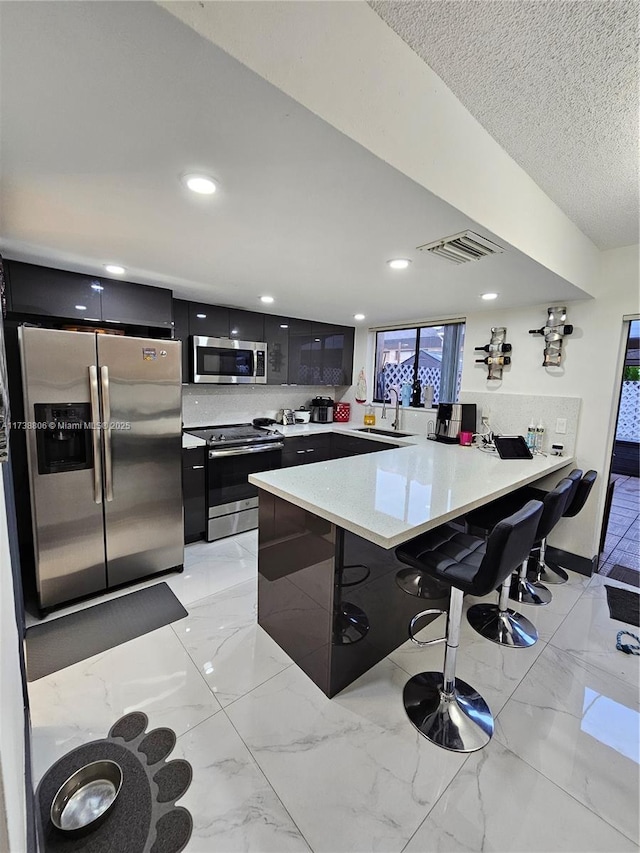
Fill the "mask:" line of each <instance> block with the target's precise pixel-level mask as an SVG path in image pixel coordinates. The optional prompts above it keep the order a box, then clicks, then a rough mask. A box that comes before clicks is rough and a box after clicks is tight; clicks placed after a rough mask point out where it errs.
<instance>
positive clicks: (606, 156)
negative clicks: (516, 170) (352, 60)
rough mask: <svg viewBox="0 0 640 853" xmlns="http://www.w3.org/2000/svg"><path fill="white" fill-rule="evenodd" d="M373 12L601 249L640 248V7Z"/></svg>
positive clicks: (417, 5)
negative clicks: (639, 40) (639, 187)
mask: <svg viewBox="0 0 640 853" xmlns="http://www.w3.org/2000/svg"><path fill="white" fill-rule="evenodd" d="M369 5H370V6H371V7H372V8H373V9H374V10H375V11H376V12H377V13H378V15H380V17H381V18H382V19H383V20H384V21H385V22H386V23H387V24H388V25H389V26H390V27H391V28H392V29H393V30H394V31H395V32H396V33H397V34H398V35H399V36H400V38H402V39H403V41H405V42H406V43H407V44H408V45H409V46H410V47H411V48H412V49H413V50H414V51H415V52H416V53H417V54H418V56H420V57H421V58H422V59H424V61H425V62H426V63H427V64H428V65H429V66H430V67H431V68H432V69H433V70H434V71H435V72H436V74H438V76H439V77H441V78H442V80H443V81H444V82H445V83H446V84H447V85H448V86H449V88H450V89H451V90H452V91H453V92H454V94H455V95H456V96H457V97H458V99H459V100H460V101H461V102H462V103H463V104H464V105H465V107H466V108H467V109H468V110H469V112H470V113H471V114H472V115H473V116H474V117H475V118H476V119H477V120H478V121H479V122H480V124H482V126H483V127H484V128H485V130H487V131H488V132H489V133H490V134H491V135H492V136H493V138H494V139H495V140H496V141H497V142H498V143H499V144H500V145H501V146H502V147H503V148H504V149H505V150H506V151H507V152H508V153H509V154H510V155H511V156H512V157H513V158H514V160H516V162H518V163H519V164H520V165H521V166H522V167H523V169H524V170H525V171H526V172H527V173H528V174H529V175H530V176H531V177H532V178H533V180H534V181H535V182H536V183H537V184H538V185H539V186H540V187H541V188H542V189H543V190H544V191H545V192H546V193H547V195H548V196H549V197H550V198H551V199H553V200H554V201H555V202H556V204H558V206H559V207H560V208H561V209H562V210H563V211H564V212H565V213H566V214H567V216H568V217H569V218H570V219H572V220H573V222H575V223H576V225H577V226H578V227H579V228H580V229H581V230H582V231H583V232H584V233H585V234H586V235H587V236H588V237H590V238H591V239H592V240H593V242H594V243H595V244H596V245H597V246H599V247H600V248H601V249H608V248H614V247H618V246H628V245H631V244H634V243H637V242H638V227H639V226H638V163H639V154H638V85H639V81H638V65H639V63H638V33H639V12H640V5H639V4H638V2H637V0H610V2H607V0H517V2H514V0H476V2H471V0H466V2H461V0H414V2H409V3H407V2H404V1H403V2H397V0H372V2H370V3H369Z"/></svg>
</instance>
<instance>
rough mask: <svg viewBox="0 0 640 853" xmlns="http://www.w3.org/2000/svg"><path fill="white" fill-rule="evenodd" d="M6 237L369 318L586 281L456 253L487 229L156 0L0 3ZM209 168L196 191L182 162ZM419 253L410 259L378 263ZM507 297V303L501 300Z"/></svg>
mask: <svg viewBox="0 0 640 853" xmlns="http://www.w3.org/2000/svg"><path fill="white" fill-rule="evenodd" d="M0 13H1V16H2V27H0V102H1V103H2V118H3V121H2V123H1V125H0V148H1V150H2V171H1V173H0V248H2V249H3V250H4V254H5V255H6V257H8V258H15V259H18V260H28V261H34V262H36V263H38V262H45V263H48V264H50V265H51V266H54V267H55V266H62V267H63V268H67V269H77V270H80V271H83V272H89V273H97V274H102V273H103V269H102V264H103V263H120V264H122V265H123V266H125V267H126V268H127V278H130V279H131V280H133V281H140V282H142V283H149V284H154V283H156V284H165V285H169V286H172V287H173V288H174V290H175V292H176V293H177V294H179V295H180V296H182V297H186V298H192V299H198V300H202V301H203V302H212V303H215V304H221V305H231V306H235V307H239V308H248V309H262V303H261V302H259V301H258V300H259V296H260V295H262V294H269V295H272V296H274V297H275V300H276V301H275V303H274V305H273V311H274V313H278V314H284V315H285V316H292V317H309V318H311V319H318V320H329V321H334V322H342V323H348V324H350V323H352V322H353V315H354V314H355V313H356V312H360V311H361V312H363V313H364V314H365V315H366V318H367V323H371V324H372V325H378V324H384V323H389V322H392V323H396V322H404V321H405V320H409V319H414V320H415V319H418V318H434V317H442V316H443V315H444V316H446V315H449V316H460V315H461V314H463V313H466V312H468V311H472V310H481V309H482V308H484V310H487V311H490V310H491V307H492V306H491V305H490V304H489V303H483V302H482V300H481V299H480V294H481V293H483V292H484V291H487V290H491V291H496V292H498V293H499V294H500V303H499V304H500V307H503V308H509V307H513V306H516V305H530V304H532V303H533V302H536V303H542V304H544V303H545V302H546V301H547V300H551V301H550V302H549V304H550V305H551V304H554V302H555V300H562V301H563V302H564V300H565V299H567V300H573V299H580V298H585V293H584V291H582V290H580V289H579V288H577V287H575V286H573V285H572V284H570V283H569V282H567V281H565V280H563V279H561V278H560V277H559V276H557V275H555V274H554V273H552V272H551V271H550V270H548V269H545V268H544V267H542V266H541V265H540V264H538V263H536V262H535V261H533V260H532V259H531V258H528V257H527V256H526V255H524V254H523V253H521V252H519V251H517V250H516V249H515V248H513V247H510V246H508V245H506V244H505V245H504V248H505V249H506V251H505V252H504V253H503V254H501V255H497V256H495V257H492V258H486V259H484V260H482V261H479V262H477V263H475V262H474V263H470V264H461V265H460V266H457V265H452V264H448V263H446V262H445V261H442V260H441V259H439V258H434V257H432V256H430V255H429V254H428V253H426V252H424V253H423V252H417V251H416V246H420V245H422V244H424V243H427V242H431V241H432V240H437V239H438V238H440V237H443V236H448V235H451V234H455V233H457V232H459V231H464V230H466V229H467V228H470V229H471V230H480V232H481V233H482V234H484V235H485V236H486V237H488V238H489V239H491V240H494V241H495V242H497V243H498V244H499V245H503V244H504V241H503V240H499V239H497V237H496V236H495V235H493V234H492V233H491V232H488V231H487V230H486V229H485V228H483V227H481V226H479V225H478V224H477V223H475V222H474V221H473V220H470V219H469V218H468V217H466V216H464V215H463V214H462V213H460V212H459V211H457V210H455V209H454V208H453V207H452V206H450V205H448V204H446V203H445V202H443V201H442V200H440V199H438V198H436V196H435V195H433V194H432V193H430V192H428V191H427V190H426V189H424V188H423V187H420V186H419V185H418V184H416V183H414V182H413V181H411V180H410V179H409V178H408V177H406V176H405V175H403V174H402V173H400V172H399V171H397V170H396V169H393V168H392V167H391V166H389V165H388V164H386V163H384V162H383V161H382V160H380V159H378V158H377V157H375V156H374V155H373V154H371V153H370V152H369V151H367V150H366V149H364V148H362V147H361V146H360V145H358V144H356V143H355V142H353V141H352V140H350V139H349V138H348V137H346V136H344V135H343V134H342V133H340V132H339V131H337V130H336V129H335V128H334V127H331V126H330V125H329V124H327V123H326V122H324V121H322V120H321V119H320V118H318V116H316V115H314V114H313V113H311V112H310V111H309V110H307V109H305V108H304V107H303V106H301V105H300V104H298V103H296V102H295V101H294V100H292V99H291V98H289V97H288V96H287V95H285V94H284V93H283V92H281V91H280V90H279V89H277V88H276V87H275V86H272V85H271V84H270V83H268V82H267V81H266V80H264V79H263V78H262V77H259V76H258V75H257V74H254V73H253V72H252V71H250V70H249V69H248V68H246V67H245V66H244V65H242V64H241V63H240V62H238V61H237V60H235V59H233V58H232V57H231V56H229V55H228V54H227V53H225V52H224V51H222V50H221V49H220V48H218V47H216V46H215V45H213V44H211V43H210V42H208V41H207V40H206V39H203V38H202V37H200V36H199V35H197V34H196V33H195V32H193V31H192V30H191V29H189V28H188V27H186V26H184V25H183V24H182V23H180V22H179V21H177V20H176V19H175V18H174V17H173V16H172V15H170V14H168V13H167V12H166V11H164V10H163V9H161V8H160V7H159V6H157V5H156V4H155V3H148V2H142V3H135V2H127V3H112V2H107V3H100V2H92V3H60V2H54V3H46V2H41V3H1V2H0ZM200 170H202V171H204V172H205V173H207V174H211V175H213V176H215V177H216V178H217V179H218V180H219V182H220V189H219V191H218V192H217V193H216V194H215V196H212V197H208V198H203V197H196V196H193V194H191V193H188V192H187V191H186V190H184V189H183V187H182V186H181V184H180V181H179V176H180V175H181V174H182V173H184V172H191V171H200ZM396 257H408V258H411V259H413V263H412V264H411V267H410V268H409V269H407V270H405V271H403V272H402V273H401V274H398V273H395V272H394V271H393V270H391V269H390V268H389V267H388V266H387V264H386V263H385V262H386V261H387V260H389V259H390V258H396ZM494 306H495V303H494Z"/></svg>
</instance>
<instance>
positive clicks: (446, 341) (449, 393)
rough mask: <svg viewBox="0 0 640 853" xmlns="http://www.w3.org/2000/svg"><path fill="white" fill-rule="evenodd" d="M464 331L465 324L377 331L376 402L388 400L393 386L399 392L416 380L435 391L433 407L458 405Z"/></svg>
mask: <svg viewBox="0 0 640 853" xmlns="http://www.w3.org/2000/svg"><path fill="white" fill-rule="evenodd" d="M464 328H465V324H464V323H443V324H441V325H438V326H435V325H434V326H417V327H412V328H408V329H380V330H379V331H377V332H376V363H375V391H374V402H376V403H382V402H383V400H388V399H389V390H390V389H391V388H392V387H395V388H397V389H398V391H400V389H401V388H402V386H403V385H404V384H405V383H406V382H408V383H409V384H411V385H413V383H414V381H415V380H416V379H418V380H419V382H420V385H422V386H423V387H424V386H425V385H427V386H429V385H430V386H431V387H432V388H433V405H434V406H436V405H437V404H438V403H439V402H440V401H442V402H444V403H455V402H457V400H458V395H459V393H460V381H461V378H462V350H463V345H464ZM422 399H423V400H424V397H423V398H422Z"/></svg>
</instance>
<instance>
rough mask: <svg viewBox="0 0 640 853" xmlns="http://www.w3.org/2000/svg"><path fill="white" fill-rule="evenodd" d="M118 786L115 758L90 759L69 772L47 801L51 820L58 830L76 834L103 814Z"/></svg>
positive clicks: (119, 770)
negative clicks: (72, 772)
mask: <svg viewBox="0 0 640 853" xmlns="http://www.w3.org/2000/svg"><path fill="white" fill-rule="evenodd" d="M121 787H122V768H121V767H120V765H119V764H116V762H115V761H106V760H105V761H92V762H91V764H85V766H84V767H81V768H80V769H79V770H76V772H75V773H74V774H73V775H72V776H69V778H68V779H67V781H66V782H64V783H63V784H62V785H61V786H60V788H59V789H58V792H57V793H56V795H55V797H54V798H53V802H52V803H51V823H52V824H53V825H54V826H55V827H56V829H59V830H60V831H61V832H65V833H67V834H71V835H80V834H82V833H83V832H88V831H89V830H92V829H95V828H96V827H97V826H99V824H100V823H102V821H103V820H104V819H105V818H106V816H107V814H108V813H109V809H110V808H111V807H112V806H113V804H114V803H115V801H116V798H117V796H118V793H119V792H120V788H121Z"/></svg>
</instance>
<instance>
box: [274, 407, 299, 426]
mask: <svg viewBox="0 0 640 853" xmlns="http://www.w3.org/2000/svg"><path fill="white" fill-rule="evenodd" d="M295 422H296V415H295V412H294V411H293V409H279V410H278V413H277V414H276V423H279V424H283V425H284V426H293V425H294V424H295Z"/></svg>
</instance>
